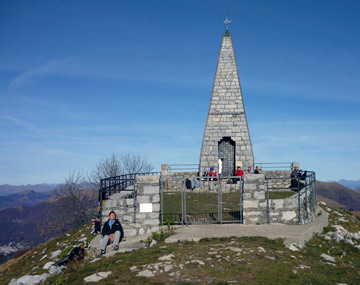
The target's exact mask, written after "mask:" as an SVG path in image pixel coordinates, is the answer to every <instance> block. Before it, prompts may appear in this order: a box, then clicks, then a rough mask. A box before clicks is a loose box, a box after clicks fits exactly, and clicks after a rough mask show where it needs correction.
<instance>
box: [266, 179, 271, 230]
mask: <svg viewBox="0 0 360 285" xmlns="http://www.w3.org/2000/svg"><path fill="white" fill-rule="evenodd" d="M265 180H266V219H267V223H268V224H270V209H269V179H268V178H267V177H266V176H265Z"/></svg>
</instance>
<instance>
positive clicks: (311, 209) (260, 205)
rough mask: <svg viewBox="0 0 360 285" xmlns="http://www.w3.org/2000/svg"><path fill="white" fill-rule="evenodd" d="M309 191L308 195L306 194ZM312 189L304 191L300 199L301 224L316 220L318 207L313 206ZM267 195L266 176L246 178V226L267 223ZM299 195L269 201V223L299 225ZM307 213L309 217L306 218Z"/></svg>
mask: <svg viewBox="0 0 360 285" xmlns="http://www.w3.org/2000/svg"><path fill="white" fill-rule="evenodd" d="M305 191H307V193H308V194H307V195H306V194H305ZM314 193H315V192H312V191H310V188H307V189H305V188H304V189H303V190H302V191H301V192H300V194H301V196H300V197H301V199H300V216H301V218H300V223H301V224H306V223H309V222H312V221H314V220H315V218H316V205H315V206H314V205H311V203H310V201H311V198H312V197H311V195H315V194H314ZM266 198H267V193H266V186H265V185H264V174H250V175H245V176H244V194H243V217H244V224H266V223H267V199H266ZM298 209H299V208H298V193H297V192H294V195H293V196H291V197H288V198H285V199H269V222H270V223H282V224H299V210H298ZM306 213H308V216H307V217H306Z"/></svg>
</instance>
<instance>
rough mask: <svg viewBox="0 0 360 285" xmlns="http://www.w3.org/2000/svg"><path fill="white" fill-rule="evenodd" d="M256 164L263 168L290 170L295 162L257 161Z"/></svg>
mask: <svg viewBox="0 0 360 285" xmlns="http://www.w3.org/2000/svg"><path fill="white" fill-rule="evenodd" d="M255 165H257V166H259V167H260V169H262V170H266V169H267V170H270V169H273V170H284V169H288V170H290V169H292V166H293V162H255Z"/></svg>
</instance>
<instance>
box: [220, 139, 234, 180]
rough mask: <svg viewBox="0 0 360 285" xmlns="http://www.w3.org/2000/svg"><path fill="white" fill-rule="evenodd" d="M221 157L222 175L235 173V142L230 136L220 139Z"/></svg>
mask: <svg viewBox="0 0 360 285" xmlns="http://www.w3.org/2000/svg"><path fill="white" fill-rule="evenodd" d="M218 147H219V148H218V149H219V158H220V159H222V160H223V161H222V175H226V176H231V175H234V173H235V142H234V141H233V140H232V139H231V138H230V137H223V138H222V139H221V140H220V141H219V145H218Z"/></svg>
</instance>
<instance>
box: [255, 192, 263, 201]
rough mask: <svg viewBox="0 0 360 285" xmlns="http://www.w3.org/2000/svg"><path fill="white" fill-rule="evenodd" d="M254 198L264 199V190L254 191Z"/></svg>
mask: <svg viewBox="0 0 360 285" xmlns="http://www.w3.org/2000/svg"><path fill="white" fill-rule="evenodd" d="M254 198H255V199H258V200H264V199H265V192H264V191H261V192H258V191H257V192H254Z"/></svg>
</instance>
